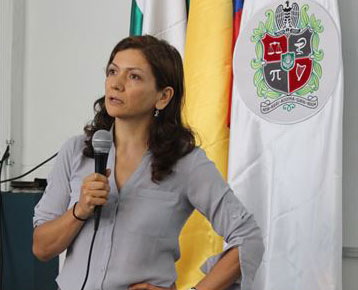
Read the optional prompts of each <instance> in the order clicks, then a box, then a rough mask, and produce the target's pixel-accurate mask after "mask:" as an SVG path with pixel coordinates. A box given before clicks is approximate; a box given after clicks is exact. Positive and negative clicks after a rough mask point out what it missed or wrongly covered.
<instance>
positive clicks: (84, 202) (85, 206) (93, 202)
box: [75, 169, 111, 219]
mask: <svg viewBox="0 0 358 290" xmlns="http://www.w3.org/2000/svg"><path fill="white" fill-rule="evenodd" d="M110 175H111V170H110V169H107V170H106V176H104V175H102V174H99V173H92V174H91V175H88V176H87V177H85V178H84V179H83V183H82V186H81V195H80V199H79V201H78V204H77V206H76V209H75V210H76V212H75V214H76V216H78V217H80V218H82V219H87V218H89V217H90V216H91V215H92V214H93V212H94V209H95V207H96V206H97V205H104V204H105V203H106V202H107V199H108V195H109V192H110V186H109V181H108V177H109V176H110Z"/></svg>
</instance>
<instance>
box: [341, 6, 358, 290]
mask: <svg viewBox="0 0 358 290" xmlns="http://www.w3.org/2000/svg"><path fill="white" fill-rule="evenodd" d="M338 4H339V9H340V14H341V27H342V41H343V62H344V86H345V88H344V115H343V246H344V247H351V248H353V249H354V251H352V252H353V253H355V255H354V256H356V257H357V253H358V226H357V222H358V146H357V144H358V111H357V110H358V78H357V76H358V49H357V47H358V31H357V27H358V18H357V14H358V2H357V1H356V0H341V1H338ZM344 252H345V251H344ZM342 267H343V269H342V270H343V273H342V279H343V290H357V287H358V286H357V285H358V275H357V273H358V259H357V258H344V259H343V265H342Z"/></svg>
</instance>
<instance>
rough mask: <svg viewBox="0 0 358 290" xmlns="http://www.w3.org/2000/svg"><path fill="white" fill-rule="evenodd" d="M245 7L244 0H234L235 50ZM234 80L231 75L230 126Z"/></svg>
mask: <svg viewBox="0 0 358 290" xmlns="http://www.w3.org/2000/svg"><path fill="white" fill-rule="evenodd" d="M243 7H244V0H233V9H234V15H233V19H234V20H233V33H232V50H234V47H235V43H236V40H237V37H238V36H239V31H240V24H241V15H242V8H243ZM232 81H233V79H232V75H231V79H230V93H229V95H228V97H229V110H228V114H227V123H228V126H230V118H231V99H232Z"/></svg>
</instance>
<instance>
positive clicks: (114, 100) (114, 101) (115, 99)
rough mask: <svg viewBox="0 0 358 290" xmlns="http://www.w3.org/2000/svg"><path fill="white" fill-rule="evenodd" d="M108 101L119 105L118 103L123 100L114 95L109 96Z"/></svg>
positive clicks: (121, 102)
mask: <svg viewBox="0 0 358 290" xmlns="http://www.w3.org/2000/svg"><path fill="white" fill-rule="evenodd" d="M109 102H110V103H111V104H115V105H120V104H123V101H122V100H121V99H119V98H116V97H109Z"/></svg>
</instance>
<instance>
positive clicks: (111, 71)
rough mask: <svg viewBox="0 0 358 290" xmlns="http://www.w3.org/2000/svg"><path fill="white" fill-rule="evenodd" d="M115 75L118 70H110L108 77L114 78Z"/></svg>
mask: <svg viewBox="0 0 358 290" xmlns="http://www.w3.org/2000/svg"><path fill="white" fill-rule="evenodd" d="M115 74H116V70H114V69H112V68H110V69H108V71H107V75H109V76H113V75H115Z"/></svg>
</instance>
